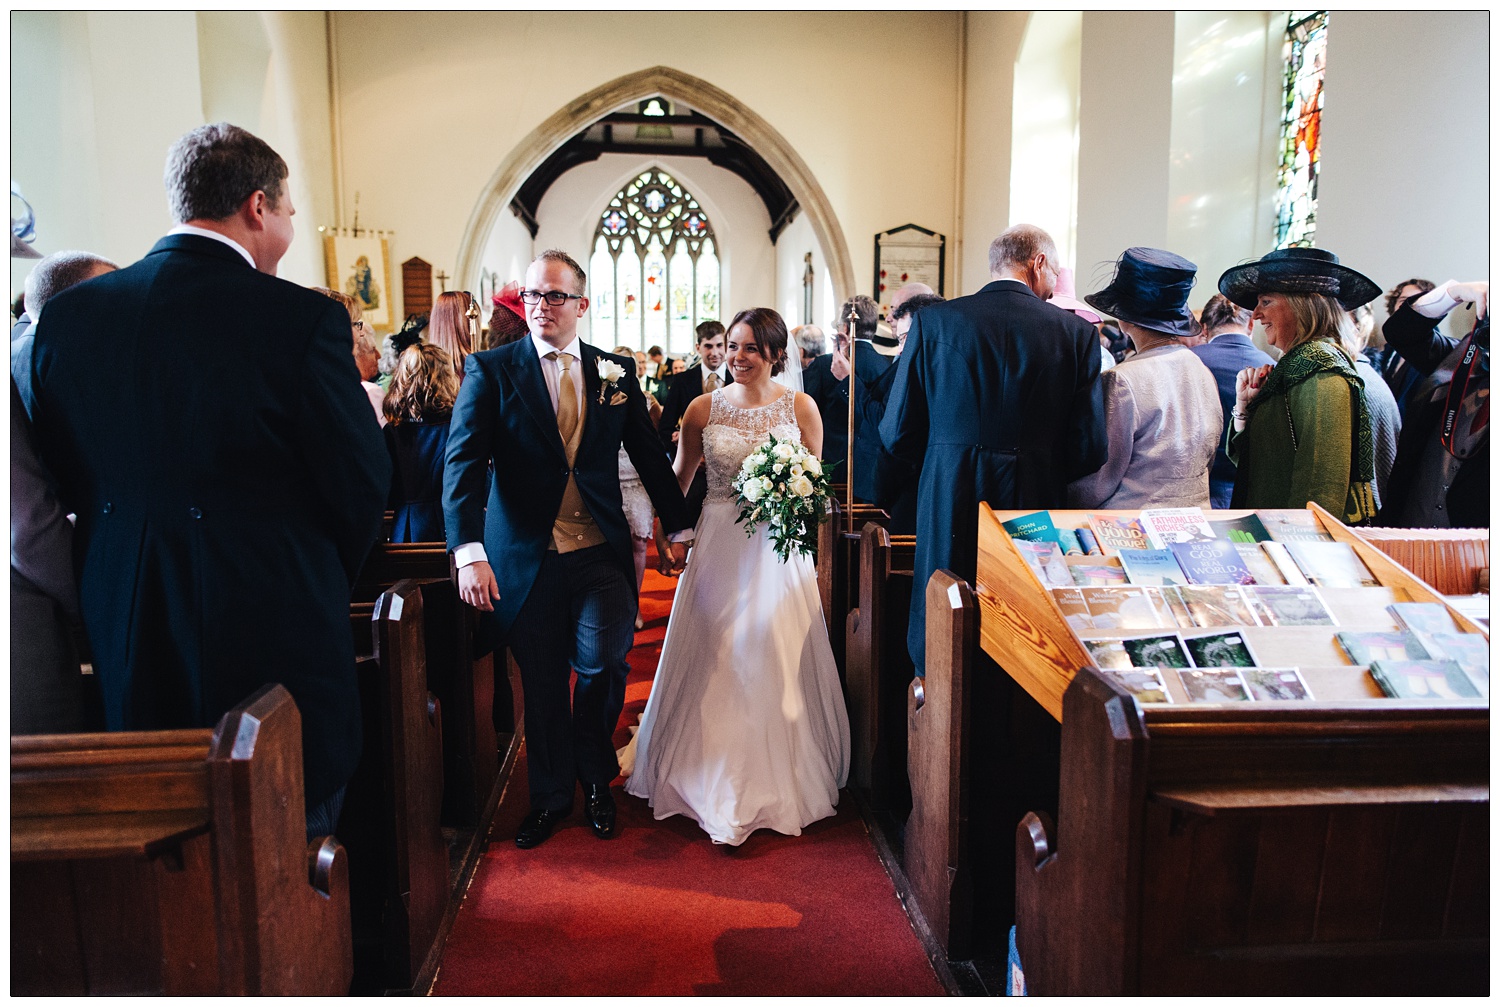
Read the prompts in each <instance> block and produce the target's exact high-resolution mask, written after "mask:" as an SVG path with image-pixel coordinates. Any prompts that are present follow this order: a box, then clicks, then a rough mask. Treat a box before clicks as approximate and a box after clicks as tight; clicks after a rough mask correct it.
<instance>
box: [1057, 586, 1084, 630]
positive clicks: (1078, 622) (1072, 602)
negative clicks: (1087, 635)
mask: <svg viewBox="0 0 1500 1007" xmlns="http://www.w3.org/2000/svg"><path fill="white" fill-rule="evenodd" d="M1052 600H1053V601H1055V602H1057V607H1058V608H1060V609H1062V614H1063V618H1064V619H1065V620H1067V623H1068V625H1069V626H1072V627H1073V629H1074V630H1080V629H1093V628H1094V619H1093V617H1092V616H1090V615H1089V606H1088V603H1087V602H1085V601H1084V600H1083V592H1082V591H1080V590H1078V588H1076V587H1060V588H1057V589H1056V590H1054V591H1053V592H1052Z"/></svg>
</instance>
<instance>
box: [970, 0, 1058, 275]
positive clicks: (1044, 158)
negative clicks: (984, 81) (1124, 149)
mask: <svg viewBox="0 0 1500 1007" xmlns="http://www.w3.org/2000/svg"><path fill="white" fill-rule="evenodd" d="M1082 31H1083V14H1082V13H1081V12H1079V11H1033V12H1032V15H1031V20H1030V23H1029V24H1028V25H1027V26H1026V36H1025V40H1024V42H1022V44H1021V48H1020V52H1019V53H1018V54H1017V56H1016V59H1015V61H1014V64H1015V75H1014V76H1015V87H1014V97H1013V104H1012V109H1011V115H1012V119H1011V137H1012V140H1011V145H1012V147H1011V167H1010V212H1009V217H1008V219H1007V220H1006V221H1005V222H1004V224H1003V225H1002V226H1001V227H999V228H995V229H994V234H992V235H991V240H993V238H994V236H995V235H998V234H999V233H1000V231H1002V230H1004V229H1005V227H1007V226H1009V225H1011V224H1021V223H1026V224H1035V225H1036V226H1037V227H1040V228H1042V229H1043V230H1045V231H1046V232H1047V233H1048V234H1050V235H1052V240H1053V241H1055V242H1056V243H1057V254H1058V257H1059V258H1060V259H1061V260H1062V264H1063V265H1064V266H1068V267H1074V268H1076V265H1075V264H1076V260H1077V248H1078V139H1079V119H1078V100H1079V80H1080V76H1079V60H1080V51H1081V45H1082ZM974 237H975V238H978V237H979V235H978V234H975V235H974ZM976 244H977V243H976ZM985 246H986V247H985V255H986V261H985V263H984V266H983V268H982V269H981V270H980V275H981V276H982V277H983V278H984V279H983V280H980V281H978V282H979V283H980V284H982V283H983V282H984V280H988V279H989V264H988V242H986V243H985ZM972 286H973V284H971V287H972Z"/></svg>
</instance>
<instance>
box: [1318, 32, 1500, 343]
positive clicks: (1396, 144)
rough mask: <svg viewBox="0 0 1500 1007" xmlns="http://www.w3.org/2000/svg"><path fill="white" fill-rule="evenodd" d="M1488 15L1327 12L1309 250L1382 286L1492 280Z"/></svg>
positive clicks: (1463, 322) (1458, 322) (1381, 308)
mask: <svg viewBox="0 0 1500 1007" xmlns="http://www.w3.org/2000/svg"><path fill="white" fill-rule="evenodd" d="M1489 17H1490V15H1489V14H1487V13H1486V12H1484V11H1470V12H1463V11H1392V12H1372V11H1334V12H1333V13H1332V14H1330V15H1329V20H1328V73H1327V77H1326V78H1325V86H1324V96H1325V97H1324V110H1325V111H1324V114H1323V120H1324V122H1323V153H1322V175H1321V178H1320V180H1319V184H1318V224H1317V244H1318V246H1319V247H1320V248H1327V249H1330V250H1332V251H1334V252H1336V253H1338V255H1339V258H1340V259H1341V260H1342V261H1344V262H1346V263H1348V264H1349V265H1350V266H1352V267H1354V268H1355V269H1358V270H1359V271H1360V272H1362V273H1364V274H1365V275H1367V276H1369V277H1370V278H1371V279H1372V280H1374V281H1375V282H1376V283H1379V284H1380V285H1381V286H1382V287H1384V288H1385V289H1387V290H1389V289H1390V288H1391V287H1392V286H1394V285H1395V284H1396V283H1398V282H1399V281H1401V280H1404V279H1407V278H1408V277H1412V276H1422V277H1426V278H1427V279H1430V280H1432V281H1433V282H1435V283H1441V282H1443V281H1444V280H1447V279H1460V280H1463V279H1478V278H1480V277H1485V276H1487V275H1488V272H1489V244H1490V227H1489V214H1490V201H1489V194H1490V177H1489V176H1490V142H1491V136H1490V132H1489V122H1490V105H1489V80H1488V74H1489V66H1490V48H1489V37H1490V30H1489V29H1490V26H1489ZM1373 307H1374V308H1375V311H1376V315H1377V317H1378V318H1383V317H1384V314H1385V305H1384V304H1383V303H1381V302H1379V301H1377V302H1376V303H1375V304H1374V305H1373ZM1455 314H1459V313H1455ZM1470 320H1471V319H1469V318H1455V319H1454V322H1453V325H1455V326H1463V327H1464V332H1467V331H1468V329H1467V324H1468V323H1469V321H1470ZM1450 328H1451V326H1450Z"/></svg>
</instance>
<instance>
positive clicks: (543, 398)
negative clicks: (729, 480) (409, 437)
mask: <svg viewBox="0 0 1500 1007" xmlns="http://www.w3.org/2000/svg"><path fill="white" fill-rule="evenodd" d="M579 345H580V346H581V352H582V354H583V358H582V360H580V361H579V366H581V367H582V368H583V379H584V401H585V406H584V415H583V431H582V434H581V435H580V439H579V443H578V450H577V452H576V454H575V455H574V458H573V465H572V467H571V469H570V467H569V465H568V457H567V453H566V451H565V450H564V449H563V443H562V437H561V436H560V435H559V434H558V431H557V414H556V412H555V410H554V409H553V407H552V400H551V397H550V396H549V395H548V392H547V384H546V379H545V378H544V377H543V376H542V365H541V361H540V360H539V359H538V358H537V352H536V346H535V343H534V342H533V341H532V340H531V339H530V338H522V339H518V340H516V341H515V342H513V343H507V344H506V345H504V346H500V347H497V348H496V349H493V350H485V351H483V352H480V353H474V354H471V355H470V356H469V358H468V360H467V361H466V363H465V365H464V382H463V386H462V387H461V388H460V389H459V394H458V401H457V402H456V403H455V404H454V407H453V421H452V425H451V426H450V428H449V434H448V458H447V466H446V468H445V470H444V475H443V482H444V493H443V507H444V518H445V522H446V525H447V532H448V548H449V549H456V548H458V547H459V546H460V545H462V544H464V543H466V542H480V541H482V542H484V551H485V554H486V557H487V559H488V560H489V563H490V566H491V568H492V569H493V570H494V572H495V580H496V582H497V583H498V585H499V588H500V600H499V601H497V602H496V603H495V613H494V618H493V622H492V623H491V625H492V626H493V628H494V630H497V631H498V632H499V633H500V634H504V633H506V632H508V631H509V630H510V627H511V625H512V624H513V623H514V622H515V619H516V614H517V613H518V612H519V611H520V610H521V606H522V605H523V604H524V603H525V601H526V596H527V595H528V594H529V593H530V591H531V587H532V584H533V583H534V582H535V581H536V576H537V571H538V569H539V568H540V567H541V565H542V558H543V557H544V556H545V555H546V553H547V546H548V544H549V543H550V542H551V541H552V526H553V523H554V521H555V520H556V519H557V516H558V507H559V505H560V504H561V502H562V498H563V492H564V490H565V489H566V488H567V484H568V476H569V474H570V472H571V474H572V475H573V477H574V479H575V481H576V485H577V487H578V491H579V494H580V495H581V496H582V498H583V502H584V504H585V505H586V506H587V507H588V511H589V514H590V516H592V517H593V519H594V523H595V524H596V525H597V526H598V528H599V531H600V532H601V533H602V534H603V535H604V540H605V543H606V544H607V545H608V546H609V547H610V552H611V554H612V555H614V556H615V558H616V559H617V560H618V561H619V563H620V565H621V567H623V568H624V569H625V570H627V571H629V573H630V580H631V583H632V584H633V583H634V582H635V570H634V560H633V559H632V556H631V543H630V528H629V526H628V525H627V524H626V523H625V514H624V510H623V508H622V505H621V502H620V469H619V449H620V446H621V445H622V444H623V445H624V447H625V450H626V451H627V452H628V453H629V455H630V460H631V462H632V463H634V465H635V467H636V470H637V471H638V472H639V473H640V476H641V485H642V486H644V487H645V489H646V492H647V493H648V494H649V495H650V497H651V502H652V503H653V504H655V505H656V511H657V514H658V515H659V516H660V517H661V521H662V527H663V529H664V530H667V531H677V530H680V529H682V528H685V527H687V526H688V524H689V522H688V520H687V517H686V515H685V512H684V505H683V501H682V494H681V493H680V492H679V491H678V488H677V477H676V476H675V475H674V474H673V472H672V466H671V463H670V462H669V461H668V460H667V455H666V452H665V451H663V450H662V446H661V441H660V440H659V439H658V438H657V434H656V428H655V427H654V426H653V425H652V423H651V416H650V414H649V413H648V412H647V411H646V399H645V396H644V395H643V394H642V393H641V390H640V386H639V385H638V384H637V382H636V379H635V361H634V360H629V359H627V358H625V357H616V356H610V355H608V354H605V353H601V352H600V351H599V350H597V349H595V348H594V347H592V346H590V345H589V344H587V343H580V344H579ZM601 359H608V360H611V361H613V362H614V363H616V364H619V365H620V367H621V368H623V369H624V371H625V374H624V376H622V377H621V378H620V379H619V381H618V382H617V384H616V386H615V388H617V389H618V393H617V392H616V391H613V390H610V391H606V392H605V394H604V396H603V398H604V401H603V402H600V401H599V399H600V394H599V390H600V386H601V385H602V384H603V382H602V380H601V378H600V377H599V361H600V360H601ZM620 393H623V394H624V396H625V401H623V402H618V403H617V401H616V400H617V399H618V398H619V394H620ZM491 462H493V465H494V477H493V478H490V477H489V475H488V471H487V466H488V465H489V464H490V463H491ZM484 614H487V613H481V615H484ZM558 617H559V618H562V619H566V618H568V613H566V612H560V613H558ZM497 642H498V638H497V637H495V636H493V635H492V636H491V637H490V638H489V639H488V640H486V641H484V646H486V647H493V646H495V645H496V644H497Z"/></svg>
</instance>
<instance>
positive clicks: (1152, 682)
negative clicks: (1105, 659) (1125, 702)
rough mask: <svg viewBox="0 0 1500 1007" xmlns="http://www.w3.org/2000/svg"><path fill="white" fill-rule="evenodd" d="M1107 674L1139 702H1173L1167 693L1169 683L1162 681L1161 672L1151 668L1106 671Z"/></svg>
mask: <svg viewBox="0 0 1500 1007" xmlns="http://www.w3.org/2000/svg"><path fill="white" fill-rule="evenodd" d="M1105 674H1106V675H1108V676H1109V677H1110V678H1112V679H1113V680H1114V681H1115V682H1117V683H1118V684H1119V685H1120V686H1121V687H1122V688H1124V689H1125V690H1127V691H1128V692H1130V693H1131V694H1132V695H1133V696H1135V698H1136V700H1137V701H1138V702H1142V703H1170V702H1171V701H1172V697H1171V696H1170V695H1169V694H1168V693H1167V683H1165V682H1163V681H1162V678H1161V672H1159V671H1155V670H1153V669H1150V668H1129V669H1121V670H1114V671H1106V672H1105Z"/></svg>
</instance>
